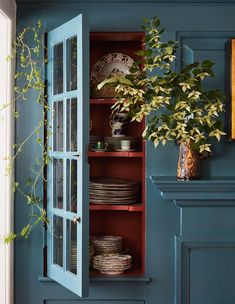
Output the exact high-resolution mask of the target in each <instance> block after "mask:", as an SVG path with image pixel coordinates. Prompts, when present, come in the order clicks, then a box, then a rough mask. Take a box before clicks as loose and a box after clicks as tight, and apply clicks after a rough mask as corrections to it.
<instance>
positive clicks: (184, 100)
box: [98, 17, 225, 153]
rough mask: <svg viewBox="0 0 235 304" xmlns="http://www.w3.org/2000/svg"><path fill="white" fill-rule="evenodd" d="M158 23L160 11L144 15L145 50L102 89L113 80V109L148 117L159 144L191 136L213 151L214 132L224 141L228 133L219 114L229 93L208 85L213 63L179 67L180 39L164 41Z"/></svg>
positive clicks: (148, 132) (199, 147)
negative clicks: (177, 61) (177, 63)
mask: <svg viewBox="0 0 235 304" xmlns="http://www.w3.org/2000/svg"><path fill="white" fill-rule="evenodd" d="M159 27H160V20H159V19H158V18H157V17H154V18H153V19H152V20H148V19H144V23H143V29H144V30H145V32H146V43H145V50H141V51H138V52H137V54H138V55H139V57H140V61H139V62H137V63H135V64H134V66H133V68H132V69H131V70H130V74H127V75H125V76H121V77H120V76H114V77H112V78H108V79H105V80H104V81H103V82H102V83H100V84H99V85H98V89H101V88H102V87H103V86H104V85H112V86H113V85H114V86H115V91H116V96H117V102H116V103H115V105H114V106H113V109H114V111H118V112H125V113H127V116H129V117H130V118H131V120H132V121H137V122H141V121H142V120H143V119H145V117H147V126H146V129H145V130H144V132H143V137H144V139H149V140H151V141H153V143H154V145H155V146H157V145H158V144H159V143H162V144H163V145H165V144H166V142H167V141H172V140H176V141H177V142H179V143H180V142H185V141H190V142H191V143H192V147H193V149H194V150H196V151H198V152H200V153H203V152H205V151H207V152H210V146H211V143H210V138H213V137H214V138H216V139H217V140H218V141H219V140H220V139H221V136H223V135H225V133H224V132H223V125H222V122H221V120H220V118H219V115H220V113H221V112H223V111H224V104H223V102H224V96H223V94H222V93H221V92H220V91H219V90H206V89H205V88H204V86H203V83H204V80H205V79H206V78H210V77H214V72H213V70H212V67H213V63H212V62H211V61H210V60H205V61H203V62H201V63H199V62H194V63H192V64H189V65H187V66H185V67H184V68H182V69H181V71H180V72H176V71H175V70H174V62H175V59H176V57H175V53H176V50H177V47H178V45H177V42H176V41H168V42H162V41H161V40H160V38H161V35H162V34H163V33H164V29H160V28H159ZM140 63H141V64H142V68H141V69H139V68H138V65H139V64H140ZM137 71H138V72H137Z"/></svg>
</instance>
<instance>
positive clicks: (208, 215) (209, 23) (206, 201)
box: [14, 0, 235, 304]
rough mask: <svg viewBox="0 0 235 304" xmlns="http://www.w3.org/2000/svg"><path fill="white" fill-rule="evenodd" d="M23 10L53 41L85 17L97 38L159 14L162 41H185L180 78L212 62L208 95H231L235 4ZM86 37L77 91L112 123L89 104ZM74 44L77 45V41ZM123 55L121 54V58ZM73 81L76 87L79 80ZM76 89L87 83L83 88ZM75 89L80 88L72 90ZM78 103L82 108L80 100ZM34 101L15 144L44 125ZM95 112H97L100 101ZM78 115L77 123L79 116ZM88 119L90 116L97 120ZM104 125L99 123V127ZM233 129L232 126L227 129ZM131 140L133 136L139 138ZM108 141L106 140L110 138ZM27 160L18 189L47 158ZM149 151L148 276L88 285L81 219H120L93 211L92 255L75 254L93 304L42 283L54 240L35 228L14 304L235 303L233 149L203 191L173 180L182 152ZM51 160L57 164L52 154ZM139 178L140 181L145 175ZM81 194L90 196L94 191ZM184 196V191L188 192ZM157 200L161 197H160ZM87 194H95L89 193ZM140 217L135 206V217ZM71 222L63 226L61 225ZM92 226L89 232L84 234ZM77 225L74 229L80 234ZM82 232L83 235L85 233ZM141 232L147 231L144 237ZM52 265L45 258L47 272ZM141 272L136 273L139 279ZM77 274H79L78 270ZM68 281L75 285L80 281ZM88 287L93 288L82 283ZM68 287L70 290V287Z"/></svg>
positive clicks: (95, 278) (210, 167) (225, 149)
mask: <svg viewBox="0 0 235 304" xmlns="http://www.w3.org/2000/svg"><path fill="white" fill-rule="evenodd" d="M16 2H18V7H17V14H18V15H17V19H18V22H17V26H18V29H21V28H23V27H27V26H29V25H32V24H35V23H36V22H37V20H38V19H41V20H42V23H43V24H44V26H45V28H46V31H51V30H52V29H55V28H57V27H58V26H59V25H61V24H63V23H65V22H66V21H67V20H69V19H71V18H73V17H74V16H76V15H77V14H79V13H81V12H82V13H85V14H87V15H89V19H90V21H89V22H90V30H91V31H93V32H97V31H99V32H108V31H116V32H122V31H134V32H138V31H139V30H140V24H141V17H142V16H144V17H149V18H151V17H152V16H153V15H154V14H157V15H158V16H159V17H160V18H161V25H162V27H164V28H166V33H165V39H170V40H175V39H176V40H178V41H179V46H180V49H179V53H178V54H177V68H180V67H181V66H183V64H184V63H185V62H186V63H190V62H191V61H202V60H204V59H208V58H209V59H211V60H212V61H214V62H215V66H214V71H215V74H216V79H212V80H210V81H209V82H208V83H207V85H208V87H210V88H218V89H220V90H222V91H224V84H225V78H226V75H227V72H226V69H225V59H226V58H227V53H226V52H225V48H224V46H225V45H226V43H227V42H228V40H229V39H230V38H231V37H234V36H235V27H234V15H235V6H234V3H233V1H232V0H231V1H230V0H227V1H224V2H223V3H222V2H221V1H209V0H208V1H200V0H196V1H192V0H189V1H187V3H186V1H181V2H179V1H178V2H177V1H174V0H172V1H170V2H167V1H162V2H159V3H158V2H157V1H149V3H146V2H145V1H139V0H137V1H132V0H130V1H128V2H126V1H113V0H112V1H111V0H110V1H98V0H94V1H92V2H90V1H88V2H87V1H83V0H81V1H80V0H74V1H68V0H66V1H64V0H61V1H57V2H54V1H33V0H32V1H31V0H30V1H25V0H24V1H23V0H17V1H16ZM212 2H213V3H212ZM225 2H226V3H225ZM195 3H196V5H195ZM172 12H173V13H172ZM218 16H219V18H218ZM198 17H199V18H198ZM199 19H200V22H199ZM218 20H219V22H218ZM83 21H84V20H83ZM75 29H78V27H74V26H73V27H72V26H70V27H69V30H71V31H73V32H74V30H75ZM88 29H89V27H88V26H87V25H86V26H85V30H86V31H87V35H85V36H81V35H80V34H79V35H80V36H79V40H77V42H78V44H77V45H78V48H79V51H78V53H79V57H80V56H81V55H82V54H83V56H85V57H83V60H82V62H83V65H81V64H80V68H79V69H80V70H79V71H80V73H82V74H83V79H87V80H86V81H85V83H84V84H82V83H80V82H79V88H82V91H83V93H85V92H86V97H85V98H86V100H87V102H86V103H84V106H86V105H87V106H89V105H90V109H91V111H94V110H92V109H93V108H96V111H97V112H99V113H102V111H107V112H108V113H111V110H109V107H110V105H107V106H105V105H103V106H99V105H98V106H95V105H91V104H92V102H93V101H92V100H90V98H89V96H88V93H89V91H90V85H89V74H90V72H91V70H92V64H91V60H90V54H89V53H91V50H92V49H91V47H92V43H91V41H90V47H88V40H89V33H88V31H89V30H88ZM83 33H84V31H83ZM32 39H33V37H32ZM72 41H73V42H75V40H72ZM81 41H82V44H81ZM84 43H85V44H84ZM86 43H87V44H86ZM107 44H108V43H107ZM136 44H137V43H136ZM81 45H83V47H81ZM59 51H60V52H61V47H58V52H59ZM121 52H124V51H123V50H122V51H121ZM105 53H106V52H105ZM100 56H102V54H100ZM98 57H99V56H98V55H97V58H94V60H93V63H95V62H97V60H98ZM99 58H100V57H99ZM73 66H74V65H73ZM89 66H90V68H89ZM68 71H69V68H68ZM71 75H72V74H71ZM48 78H49V75H48ZM72 78H73V79H75V78H74V76H72ZM78 81H80V78H79V80H78ZM72 83H73V82H72ZM226 83H228V81H226ZM71 88H74V87H73V86H72V85H71ZM80 92H81V91H80ZM74 93H75V92H74V90H73V91H71V93H70V94H71V95H70V96H72V94H74ZM77 93H78V92H77ZM77 93H76V94H77ZM57 95H58V94H57ZM61 96H62V95H60V96H59V97H61ZM77 96H78V100H81V96H80V95H77ZM73 97H74V95H73ZM53 98H55V96H53ZM29 99H30V100H29V101H30V102H29V103H28V102H26V103H18V104H17V111H18V112H19V113H20V117H19V118H18V119H17V120H16V142H17V143H18V144H20V143H21V142H23V141H24V140H25V135H26V134H29V133H30V132H31V130H32V128H33V126H35V123H36V121H37V120H40V119H41V116H40V115H41V112H40V111H39V109H38V107H35V104H34V103H33V102H31V100H33V99H34V96H32V95H30V96H29ZM94 99H97V98H94ZM54 100H55V99H54ZM89 100H90V101H89ZM108 102H109V101H108ZM69 103H70V102H69ZM94 103H99V101H95V102H94ZM61 104H63V103H60V104H58V106H59V107H58V108H59V109H57V112H58V111H59V110H60V111H61V108H62V106H61ZM73 104H74V101H72V106H73ZM103 104H104V103H103ZM79 105H80V103H79ZM72 108H73V107H72ZM55 109H56V108H55ZM63 109H65V108H63ZM73 109H74V108H73ZM83 110H85V111H87V115H86V116H83V117H80V118H79V119H78V123H79V126H80V124H81V125H84V126H86V127H87V130H86V129H85V133H84V142H85V143H86V144H87V145H89V141H88V135H89V125H90V120H92V118H90V117H89V109H88V108H87V109H86V108H85V109H83ZM63 111H64V110H63ZM72 112H73V113H74V110H73V111H72ZM63 113H64V112H63ZM90 115H93V114H92V113H90ZM97 115H99V114H97ZM85 117H86V118H85ZM102 119H103V118H101V119H100V120H99V121H100V122H101V121H102ZM93 120H94V119H93ZM108 120H109V119H108V118H107V131H108V132H110V128H109V127H108V123H109V121H108ZM226 122H227V120H226V119H225V123H226ZM97 128H100V130H102V127H101V126H97ZM67 129H68V128H67ZM79 130H80V129H79ZM83 130H84V129H83ZM130 131H131V132H132V130H130ZM100 132H102V131H100ZM108 132H107V134H108ZM128 132H129V131H128ZM92 134H93V135H94V134H95V133H94V129H93V131H92V132H91V135H92ZM103 134H105V135H106V131H105V132H104V133H103ZM79 149H80V147H79ZM87 150H88V148H87V147H84V155H88V157H87V158H84V164H88V163H89V164H90V167H94V164H96V163H98V162H99V159H100V160H101V162H102V164H103V165H104V166H105V165H106V163H107V165H108V164H111V163H112V162H115V163H116V162H126V163H128V164H129V162H135V163H137V162H139V161H141V159H142V158H141V157H140V158H138V160H137V157H136V158H130V157H121V156H120V157H117V156H115V157H113V156H112V157H111V156H108V153H109V155H111V153H116V151H108V152H107V154H106V156H105V157H104V156H98V155H97V153H96V152H95V151H89V150H88V154H87ZM24 151H25V153H20V155H19V158H18V160H17V162H16V168H15V173H16V180H17V181H19V182H20V184H21V185H25V181H26V180H27V178H28V177H29V175H30V172H31V171H30V168H31V167H34V165H35V159H36V157H39V158H40V156H41V151H40V149H39V147H38V145H37V144H35V143H34V141H31V142H30V143H29V144H27V145H26V146H25V148H24ZM85 151H86V154H85ZM142 151H143V150H142ZM142 151H141V150H139V151H138V153H142ZM145 151H146V166H145V171H146V183H147V186H146V197H147V200H146V201H145V214H146V222H145V243H146V246H145V257H144V264H142V265H141V268H142V267H143V269H144V274H145V275H144V276H140V275H138V276H136V275H134V276H131V275H129V276H128V275H125V276H118V277H117V276H116V277H114V278H113V277H111V276H103V275H97V272H96V273H95V275H91V276H90V277H89V272H88V270H89V267H87V265H88V262H89V261H88V246H89V231H88V230H89V228H90V231H92V229H93V228H92V227H89V221H84V217H83V216H84V212H85V214H86V215H87V218H88V217H89V214H90V217H91V218H96V216H98V214H102V213H103V214H109V213H114V212H116V211H117V210H93V209H95V208H96V209H97V208H101V207H99V206H98V205H96V206H94V205H93V206H90V207H89V205H88V204H87V210H83V214H82V217H83V221H81V222H80V223H79V224H78V227H80V228H79V233H80V232H82V231H83V232H85V230H86V233H85V234H84V235H83V236H82V237H80V236H79V242H80V240H81V239H82V238H83V243H86V244H87V245H86V246H84V247H83V249H85V247H86V250H84V252H81V251H80V250H79V251H78V253H79V254H80V256H79V259H78V261H81V257H82V260H83V261H85V260H84V259H86V258H87V261H86V262H85V263H84V264H83V263H81V265H85V267H86V268H84V269H87V274H84V275H85V276H83V280H82V281H83V282H87V289H88V285H89V297H86V298H83V299H81V298H80V297H78V296H77V295H76V294H75V293H73V292H70V291H69V290H68V289H67V288H64V287H63V286H62V285H61V284H58V283H56V282H55V281H54V280H51V279H49V278H48V276H47V275H48V273H47V274H46V271H45V272H44V274H45V275H44V276H43V269H42V265H43V250H42V248H43V244H44V246H45V247H46V240H47V242H48V246H49V238H44V239H43V237H42V227H40V226H38V227H36V228H35V229H34V230H33V232H32V236H31V238H29V239H28V240H27V241H22V240H16V243H15V255H14V256H15V263H14V265H15V266H14V267H15V286H14V289H15V304H22V303H24V304H32V303H33V304H42V303H43V304H48V303H49V304H65V303H66V304H67V303H69V304H70V303H71V304H75V303H76V304H77V303H85V304H91V303H92V304H93V303H104V304H117V303H118V304H119V303H122V304H124V303H125V304H126V303H128V304H129V303H130V304H137V303H138V304H140V303H141V304H142V303H147V304H156V303H159V304H172V303H177V304H178V303H180V304H182V303H187V304H188V303H190V304H198V303H200V304H204V303H205V304H208V303H213V304H221V303H226V304H227V303H233V302H234V298H235V295H234V288H233V282H234V273H235V265H234V231H235V207H234V205H235V203H234V197H235V193H234V192H233V189H234V187H235V186H234V184H233V185H231V184H230V181H231V180H232V179H234V170H233V168H234V164H235V160H234V153H235V147H234V143H233V142H228V141H227V140H226V139H225V138H224V140H222V141H221V142H220V143H218V144H216V145H215V146H214V151H213V155H214V156H213V157H212V158H210V159H207V160H205V161H203V163H202V167H203V168H202V173H203V177H205V176H210V177H211V181H209V180H207V179H205V178H203V180H202V181H201V182H200V181H199V182H196V181H195V182H193V181H192V182H185V183H184V182H177V181H176V180H173V179H172V178H169V179H168V178H167V177H166V176H174V175H175V167H176V160H177V152H178V151H177V147H176V146H175V145H174V144H173V145H169V146H168V145H166V146H165V147H164V148H162V147H161V146H160V147H158V149H155V148H154V146H153V145H152V144H151V143H146V149H145ZM53 152H56V151H53ZM57 152H58V153H60V155H61V154H62V151H57ZM67 152H72V153H73V157H72V153H71V154H70V156H71V158H73V162H77V161H78V159H79V158H78V157H77V156H76V155H74V154H75V153H74V151H67ZM75 152H76V151H75ZM95 153H96V154H95ZM120 153H121V152H120ZM135 153H137V151H136V152H135ZM57 155H58V154H57ZM92 155H96V156H92ZM119 155H121V154H119ZM54 156H56V155H55V154H54ZM66 156H68V154H67V155H66ZM80 159H81V158H80ZM108 162H109V163H108ZM97 170H98V169H97ZM99 170H101V169H99ZM73 172H74V171H73ZM87 172H88V170H87ZM138 172H140V170H139V169H138ZM97 175H98V174H97ZM150 175H154V176H157V177H159V176H163V178H162V179H161V181H160V184H161V185H158V187H159V188H160V190H159V188H157V187H156V186H155V185H154V184H153V183H152V182H151V181H150V179H149V176H150ZM216 177H217V178H216ZM123 178H124V176H123ZM87 179H88V177H87ZM195 183H197V185H198V186H197V187H194V186H192V184H195ZM231 183H232V182H231ZM227 184H228V185H229V184H230V185H231V187H230V188H229V186H228V187H227V186H226V185H227ZM83 186H87V187H88V184H87V185H83ZM180 187H182V188H181V190H180ZM166 188H167V189H166ZM183 188H184V189H183ZM164 189H165V190H166V191H164ZM37 191H38V195H39V196H42V195H43V193H42V187H41V184H40V183H39V185H38V187H37ZM160 192H162V193H164V194H163V195H162V196H161V193H160ZM87 193H89V191H88V188H87ZM199 195H200V199H199V197H198V196H199ZM195 197H196V199H195ZM14 206H15V228H16V231H20V229H21V228H22V226H24V225H25V223H27V222H28V206H26V205H25V204H24V199H23V198H22V197H21V195H20V194H19V193H17V192H16V193H15V204H14ZM78 206H79V208H78V210H79V211H78V213H79V212H80V211H81V206H80V205H79V204H78ZM138 206H139V207H138V208H142V207H141V205H138ZM133 207H134V205H132V206H131V207H130V208H133ZM109 208H111V207H109ZM122 208H124V206H122ZM136 208H137V206H136ZM58 209H59V208H58ZM89 209H92V210H89ZM72 210H74V209H72ZM57 214H58V215H60V217H61V215H63V211H60V210H58V211H57ZM66 214H67V219H66V220H69V221H70V222H71V220H73V218H74V216H76V217H80V214H78V215H77V214H72V215H71V217H69V216H68V213H66ZM114 214H116V213H114ZM117 214H122V217H121V216H120V218H123V215H125V216H126V217H131V216H133V217H135V216H136V217H137V218H138V220H137V221H136V222H135V223H137V222H140V217H141V214H143V212H142V211H141V212H139V211H138V209H137V210H135V211H134V212H133V211H127V210H126V211H124V210H120V211H117ZM129 214H130V215H129ZM115 216H116V215H115ZM116 217H117V216H116ZM70 219H71V220H70ZM75 220H76V218H75ZM64 221H65V219H63V222H64ZM98 221H99V222H100V219H99V216H98V220H97V223H98ZM87 223H88V225H87V226H86V224H87ZM76 225H77V224H74V225H73V224H72V226H73V227H74V226H76ZM83 225H84V226H83ZM81 227H83V228H84V229H85V230H82V229H81ZM130 227H131V226H129V225H128V227H126V230H128V229H130ZM138 229H141V228H140V227H138ZM103 232H104V230H103V231H101V232H100V234H103ZM125 233H126V231H125ZM85 235H87V236H86V238H84V236H85ZM43 240H44V241H43ZM79 248H81V247H79ZM142 248H144V247H142ZM45 251H46V250H44V252H45ZM47 252H48V251H47ZM142 256H143V255H142ZM58 257H59V256H58ZM60 260H61V259H59V260H58V261H60ZM49 261H50V260H49V257H48V259H47V262H49ZM139 265H140V264H139ZM44 266H45V269H48V267H49V265H44ZM46 266H48V267H46ZM84 269H83V270H84ZM139 270H140V268H139ZM139 270H138V273H140V271H139ZM141 272H142V270H141ZM78 273H79V274H80V269H79V271H78ZM93 274H94V273H93ZM71 276H72V277H75V275H74V274H73V273H72V274H71ZM85 277H86V279H84V278H85ZM148 277H151V283H149V281H150V280H149V278H148ZM38 278H39V279H38ZM88 282H89V283H88ZM148 283H149V284H148ZM71 286H72V284H71V281H70V283H69V287H71ZM77 286H79V287H80V284H79V283H78V282H76V283H75V288H76V290H78V288H77Z"/></svg>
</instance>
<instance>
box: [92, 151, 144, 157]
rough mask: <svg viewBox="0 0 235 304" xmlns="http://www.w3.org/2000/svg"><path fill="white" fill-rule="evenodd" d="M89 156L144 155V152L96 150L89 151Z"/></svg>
mask: <svg viewBox="0 0 235 304" xmlns="http://www.w3.org/2000/svg"><path fill="white" fill-rule="evenodd" d="M88 156H89V157H143V156H144V153H143V152H115V151H110V152H109V151H107V152H95V151H89V152H88Z"/></svg>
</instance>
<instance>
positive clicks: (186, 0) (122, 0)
mask: <svg viewBox="0 0 235 304" xmlns="http://www.w3.org/2000/svg"><path fill="white" fill-rule="evenodd" d="M16 2H17V4H24V5H32V4H35V3H37V4H42V3H47V4H48V3H53V4H57V3H65V2H66V3H67V4H70V3H75V4H79V3H85V4H112V3H115V4H121V5H123V4H139V3H140V4H143V3H144V4H174V5H175V4H177V5H179V4H189V5H190V4H201V5H208V4H221V5H225V4H230V5H231V4H234V0H224V1H221V0H181V1H178V0H171V1H169V0H159V1H157V0H148V1H146V2H144V1H143V0H128V1H126V0H119V1H117V0H88V1H87V0H66V1H65V0H49V1H48V0H41V1H39V0H17V1H16Z"/></svg>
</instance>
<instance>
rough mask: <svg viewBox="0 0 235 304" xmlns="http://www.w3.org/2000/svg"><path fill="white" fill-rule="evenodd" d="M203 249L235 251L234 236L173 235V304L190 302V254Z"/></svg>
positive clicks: (187, 303)
mask: <svg viewBox="0 0 235 304" xmlns="http://www.w3.org/2000/svg"><path fill="white" fill-rule="evenodd" d="M203 249H218V250H221V249H223V250H224V249H230V250H231V249H233V250H234V251H235V237H234V236H222V237H217V236H215V237H214V236H209V237H207V236H201V237H197V236H196V237H192V236H186V237H182V236H175V304H189V303H190V279H189V278H190V254H191V252H192V251H193V250H203Z"/></svg>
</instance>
